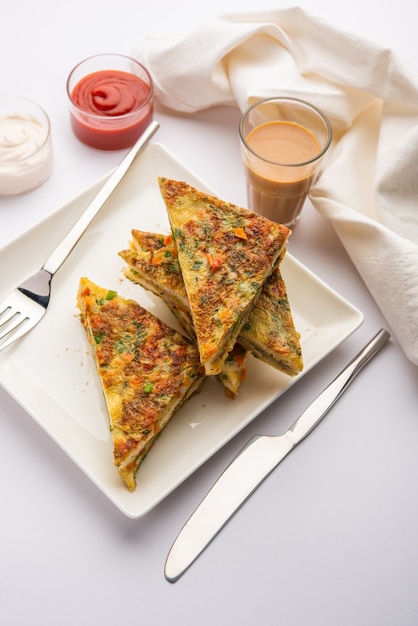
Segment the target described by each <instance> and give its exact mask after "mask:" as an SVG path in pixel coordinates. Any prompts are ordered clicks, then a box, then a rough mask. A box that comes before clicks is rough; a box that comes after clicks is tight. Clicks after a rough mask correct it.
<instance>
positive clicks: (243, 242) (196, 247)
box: [158, 177, 290, 375]
mask: <svg viewBox="0 0 418 626" xmlns="http://www.w3.org/2000/svg"><path fill="white" fill-rule="evenodd" d="M158 181H159V186H160V190H161V194H162V197H163V199H164V202H165V205H166V208H167V213H168V217H169V221H170V225H171V229H172V233H173V237H174V240H175V244H176V247H177V252H178V258H179V263H180V267H181V272H182V276H183V280H184V284H185V288H186V291H187V297H188V301H189V305H190V311H191V315H192V319H193V326H194V328H195V332H196V338H197V344H198V347H199V353H200V359H201V362H202V364H203V365H204V367H205V372H206V374H207V375H216V374H219V373H220V372H221V370H222V365H223V363H224V361H225V359H226V358H227V356H228V353H229V352H230V351H231V350H232V348H233V347H234V345H235V343H236V339H237V337H238V335H239V333H240V330H241V328H242V326H243V324H244V323H245V321H246V319H247V317H248V315H249V313H250V311H251V309H252V307H253V306H254V304H255V303H256V302H257V299H258V296H259V295H260V292H261V290H262V287H263V283H264V281H265V280H266V278H267V277H268V276H269V275H270V274H271V272H272V271H273V269H274V268H275V266H276V264H277V262H278V259H279V257H280V254H281V252H282V250H283V248H284V246H285V245H286V241H287V239H288V236H289V234H290V230H289V229H288V228H286V226H283V225H281V224H277V223H275V222H272V221H270V220H268V219H266V218H264V217H262V216H261V215H257V214H256V213H253V212H251V211H248V210H247V209H244V208H241V207H238V206H236V205H234V204H231V203H228V202H224V201H222V200H220V199H219V198H216V197H215V196H211V195H208V194H206V193H203V192H202V191H199V190H197V189H195V188H194V187H192V186H190V185H188V184H187V183H186V182H183V181H176V180H172V179H167V178H162V177H160V178H159V179H158Z"/></svg>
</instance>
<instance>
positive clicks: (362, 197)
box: [133, 7, 418, 364]
mask: <svg viewBox="0 0 418 626" xmlns="http://www.w3.org/2000/svg"><path fill="white" fill-rule="evenodd" d="M133 55H134V56H135V58H137V59H138V60H139V61H140V62H142V63H143V64H144V65H145V66H147V67H148V69H149V70H150V72H151V74H152V76H153V79H154V81H155V85H156V97H157V99H158V101H159V102H160V103H162V104H163V105H165V106H166V107H169V108H171V109H174V110H177V111H182V112H186V113H187V112H189V113H193V112H195V111H197V110H200V109H204V108H208V107H211V106H215V105H231V106H238V107H239V108H240V109H241V111H243V110H244V109H246V108H247V106H248V105H249V104H250V103H251V102H253V101H254V100H258V99H260V98H263V97H267V96H272V95H287V96H295V97H298V98H303V99H305V100H308V101H310V102H312V103H314V104H316V105H317V106H318V107H320V108H321V109H322V110H323V111H324V112H325V114H326V115H327V116H328V118H329V119H330V122H331V124H332V127H333V133H334V142H333V143H334V147H333V150H332V153H331V155H330V159H329V160H328V165H327V168H326V170H325V171H324V173H323V175H322V176H321V177H320V179H319V180H318V182H317V183H316V185H315V187H314V188H313V190H312V193H311V200H312V202H313V204H314V206H315V207H316V208H317V210H318V211H320V212H321V213H322V214H323V215H324V216H326V217H327V218H328V219H329V220H330V221H331V222H332V224H333V225H334V227H335V229H336V232H337V233H338V235H339V237H340V239H341V241H342V243H343V245H344V246H345V248H346V250H347V252H348V254H349V255H350V257H351V259H352V261H353V263H354V264H355V265H356V267H357V269H358V271H359V273H360V275H361V276H362V278H363V280H364V281H365V283H366V285H367V287H368V289H369V290H370V292H371V293H372V295H373V297H374V298H375V300H376V302H377V304H378V306H379V307H380V309H381V311H382V312H383V314H384V316H385V317H386V319H387V321H388V323H389V325H390V327H391V329H392V331H393V333H394V334H395V335H396V337H397V339H398V341H399V343H400V344H401V346H402V348H403V350H404V351H405V353H406V355H407V356H408V358H409V359H410V360H411V361H412V362H414V363H415V364H418V76H417V75H416V74H415V73H414V72H413V70H412V68H411V67H409V66H407V65H406V63H404V62H403V61H402V60H401V59H400V58H398V57H397V56H396V54H394V53H393V52H392V51H391V50H390V49H387V48H384V47H381V46H379V45H377V44H375V43H373V42H370V41H368V40H364V39H362V38H359V37H357V36H356V35H354V34H350V33H347V32H344V31H341V30H339V29H338V28H336V27H335V26H334V25H331V24H329V23H326V22H324V21H323V20H320V19H318V18H316V17H315V16H312V15H309V14H307V13H306V12H305V11H303V10H302V9H300V8H298V7H295V8H289V9H283V10H277V11H274V12H263V13H247V14H236V15H225V16H220V17H218V18H215V19H213V20H211V21H208V22H205V23H204V24H202V25H201V26H199V27H197V28H196V30H194V31H193V32H190V33H189V34H186V35H184V36H183V37H180V38H179V37H176V38H170V37H167V36H164V37H159V38H150V39H148V40H146V41H142V42H140V43H138V44H137V45H136V47H135V49H134V51H133Z"/></svg>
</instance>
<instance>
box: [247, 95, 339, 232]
mask: <svg viewBox="0 0 418 626" xmlns="http://www.w3.org/2000/svg"><path fill="white" fill-rule="evenodd" d="M239 134H240V145H241V154H242V159H243V162H244V167H245V177H246V183H247V201H248V208H249V209H250V210H251V211H254V212H256V213H259V214H260V215H264V216H265V217H267V218H269V219H270V220H272V221H275V222H279V223H281V224H284V225H285V226H287V227H288V228H292V227H294V226H295V225H296V223H297V222H298V220H299V218H300V214H301V211H302V208H303V205H304V202H305V199H306V196H307V194H308V193H309V190H310V188H311V186H312V185H313V183H314V182H315V181H316V179H317V178H318V175H319V174H320V172H321V167H322V165H323V162H324V157H325V155H326V153H327V151H328V148H329V146H330V144H331V140H332V129H331V124H330V123H329V120H328V119H327V117H326V116H325V115H324V113H322V111H320V110H319V109H318V108H317V107H316V106H313V105H312V104H309V103H308V102H305V101H304V100H300V99H298V98H287V97H275V98H266V99H264V100H260V101H258V102H256V103H254V104H252V105H251V106H250V107H249V108H248V109H247V110H246V111H245V112H244V114H243V115H242V117H241V120H240V125H239Z"/></svg>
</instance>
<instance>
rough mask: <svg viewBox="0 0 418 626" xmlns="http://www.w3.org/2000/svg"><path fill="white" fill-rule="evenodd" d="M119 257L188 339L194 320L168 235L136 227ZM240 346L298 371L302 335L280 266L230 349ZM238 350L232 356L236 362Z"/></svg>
mask: <svg viewBox="0 0 418 626" xmlns="http://www.w3.org/2000/svg"><path fill="white" fill-rule="evenodd" d="M284 253H285V251H283V252H282V257H283V256H284ZM119 255H120V256H121V258H122V259H123V260H124V261H125V263H126V265H125V266H124V268H123V270H122V271H123V273H124V275H125V276H126V277H127V278H129V279H130V280H132V281H133V282H136V283H138V284H140V285H142V286H143V287H144V288H145V289H149V290H150V291H152V292H153V293H154V294H156V295H159V296H160V297H161V298H163V300H164V301H165V302H166V303H167V304H168V306H169V307H170V308H171V310H172V311H173V313H174V314H175V315H176V316H177V318H178V319H179V321H180V323H181V324H182V326H183V327H184V328H185V329H186V331H187V332H188V334H189V336H191V337H192V336H193V333H194V329H193V320H192V317H191V313H190V308H189V303H188V299H187V292H186V289H185V286H184V282H183V277H182V274H181V268H180V264H179V261H178V256H177V248H176V246H175V243H174V241H173V238H172V236H171V235H162V234H155V233H150V232H144V231H140V230H135V229H134V230H132V239H131V240H130V242H129V249H127V250H122V251H121V252H119ZM282 257H281V258H282ZM238 345H239V346H241V350H242V349H243V348H244V347H245V348H247V350H248V351H251V352H252V353H253V355H254V356H255V357H257V358H258V359H260V360H262V361H264V362H266V363H268V364H269V365H271V366H272V367H274V368H276V369H278V370H280V371H282V372H284V373H285V374H288V375H289V376H296V375H297V374H299V373H300V372H301V371H302V369H303V358H302V349H301V344H300V335H299V333H298V332H297V330H296V328H295V324H294V319H293V315H292V310H291V306H290V302H289V298H288V294H287V288H286V284H285V281H284V279H283V277H282V273H281V269H280V265H277V266H276V268H275V270H274V271H273V273H272V274H271V275H270V276H269V277H268V278H267V280H266V281H265V283H264V285H263V289H262V292H261V294H260V296H259V299H258V301H257V303H256V304H255V305H254V307H253V309H252V310H251V312H250V314H249V316H248V318H247V321H246V322H245V324H244V325H243V327H242V329H241V332H240V334H239V336H238V340H237V343H236V344H235V347H234V350H233V353H235V351H236V349H237V346H238ZM230 354H231V353H230ZM239 354H240V353H239V352H238V354H237V355H235V356H238V361H239ZM245 359H246V356H245ZM226 365H227V366H229V367H230V368H232V372H231V377H232V378H233V375H234V373H236V371H237V367H238V366H237V364H236V363H235V365H234V364H233V363H232V364H231V363H230V357H229V359H227V361H226ZM223 369H224V370H225V367H224V368H223ZM235 375H236V374H235Z"/></svg>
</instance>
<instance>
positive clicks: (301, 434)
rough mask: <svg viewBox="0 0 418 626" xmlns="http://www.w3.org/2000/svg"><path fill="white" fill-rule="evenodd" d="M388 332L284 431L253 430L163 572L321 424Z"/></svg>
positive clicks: (171, 571)
mask: <svg viewBox="0 0 418 626" xmlns="http://www.w3.org/2000/svg"><path fill="white" fill-rule="evenodd" d="M389 338H390V334H389V333H388V331H387V330H384V329H381V330H380V331H379V332H378V333H377V334H376V335H375V337H374V338H373V339H372V340H371V341H370V342H369V343H368V344H367V345H366V346H365V347H364V348H363V349H362V350H361V351H360V352H359V354H358V355H357V356H356V357H354V359H353V360H352V361H350V363H349V364H348V365H347V366H346V367H345V368H344V369H343V370H342V371H341V372H340V374H339V375H338V376H337V377H336V378H335V379H334V380H333V381H332V382H331V383H330V384H329V385H328V386H327V387H326V388H325V389H324V390H323V391H322V392H321V393H320V394H319V396H318V397H317V398H316V399H315V400H314V401H313V402H312V403H311V404H310V405H309V407H308V408H307V409H306V410H305V411H304V412H303V413H302V415H301V416H300V417H299V418H298V419H297V420H296V422H295V423H294V424H293V425H292V426H291V427H290V428H289V430H288V431H287V432H285V433H284V435H280V436H266V435H264V436H261V435H255V436H254V437H252V438H251V439H250V440H249V441H248V443H247V444H246V445H245V446H244V448H242V450H241V451H240V452H239V453H238V455H237V456H236V457H235V459H233V461H232V462H231V463H230V465H228V467H227V468H226V470H225V471H224V472H223V473H222V474H221V476H220V477H219V478H218V480H217V481H216V483H215V484H214V485H213V487H212V488H211V490H210V491H209V492H208V494H207V495H206V497H205V498H204V499H203V500H202V502H201V503H200V504H199V506H198V507H197V509H196V510H195V511H194V513H193V514H192V515H191V517H190V518H189V519H188V521H187V522H186V523H185V525H184V526H183V528H182V530H181V531H180V533H179V534H178V536H177V538H176V540H175V541H174V543H173V545H172V547H171V549H170V551H169V553H168V556H167V560H166V563H165V570H164V574H165V577H166V579H167V580H168V581H169V582H176V581H177V580H178V579H179V578H180V576H182V574H184V572H185V571H186V570H187V569H188V568H189V567H190V565H191V564H192V563H193V562H194V561H195V560H196V559H197V557H198V556H199V555H200V554H201V553H202V552H203V550H204V549H205V548H206V547H207V546H208V544H209V543H210V542H211V541H212V540H213V539H214V537H215V536H216V535H217V534H218V533H219V531H220V530H222V528H223V527H224V526H225V524H226V523H227V522H228V520H229V519H230V518H231V517H232V516H233V515H234V513H235V512H236V511H237V510H238V509H239V508H240V506H241V505H242V504H243V503H244V502H245V501H246V500H247V499H248V498H249V496H250V495H251V494H252V493H253V492H254V491H255V489H256V488H257V487H258V486H259V485H260V484H261V483H262V481H263V480H264V479H265V478H266V477H267V476H268V475H269V474H270V473H271V472H272V471H273V469H274V468H275V467H277V465H278V464H279V463H280V462H281V461H282V460H283V459H284V458H285V457H286V456H287V455H288V454H289V452H291V451H292V450H293V449H294V448H295V447H296V446H297V444H298V443H300V442H301V441H302V440H303V439H305V437H307V435H309V433H310V432H312V430H313V429H314V428H315V426H317V425H318V424H319V422H320V421H321V420H322V418H323V417H324V416H325V415H326V414H327V413H328V411H329V410H330V409H331V407H332V406H333V405H334V404H335V402H336V401H337V400H338V398H339V397H340V396H341V394H342V393H343V392H344V391H345V390H346V389H347V387H348V385H349V384H350V383H351V382H352V381H353V379H354V377H355V376H356V375H357V374H358V373H359V372H360V370H361V369H362V368H363V367H364V365H366V363H368V361H369V360H370V359H371V358H372V357H373V356H374V355H375V354H376V352H377V351H378V350H379V349H380V348H381V347H382V346H383V345H384V344H385V343H386V341H387V340H388V339H389Z"/></svg>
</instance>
